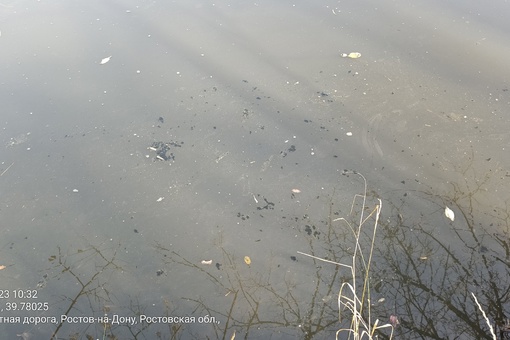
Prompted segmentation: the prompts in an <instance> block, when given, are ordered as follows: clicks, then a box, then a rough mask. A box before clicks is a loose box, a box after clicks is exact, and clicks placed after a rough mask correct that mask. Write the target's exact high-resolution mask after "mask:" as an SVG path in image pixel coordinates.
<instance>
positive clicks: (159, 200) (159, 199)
mask: <svg viewBox="0 0 510 340" xmlns="http://www.w3.org/2000/svg"><path fill="white" fill-rule="evenodd" d="M164 199H165V198H164V197H160V198H158V199H157V200H156V202H161V201H162V200H164Z"/></svg>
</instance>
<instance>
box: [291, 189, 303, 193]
mask: <svg viewBox="0 0 510 340" xmlns="http://www.w3.org/2000/svg"><path fill="white" fill-rule="evenodd" d="M291 191H292V193H294V194H299V193H300V192H301V190H299V189H292V190H291Z"/></svg>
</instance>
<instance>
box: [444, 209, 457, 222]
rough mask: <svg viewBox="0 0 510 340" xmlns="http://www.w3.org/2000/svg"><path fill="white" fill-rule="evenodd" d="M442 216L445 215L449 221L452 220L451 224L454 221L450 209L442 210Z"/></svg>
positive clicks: (453, 214) (453, 215)
mask: <svg viewBox="0 0 510 340" xmlns="http://www.w3.org/2000/svg"><path fill="white" fill-rule="evenodd" d="M444 215H445V216H446V217H448V218H449V219H450V220H452V222H453V220H454V219H455V213H454V212H453V210H452V209H450V208H448V207H446V208H445V209H444Z"/></svg>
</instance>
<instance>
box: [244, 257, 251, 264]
mask: <svg viewBox="0 0 510 340" xmlns="http://www.w3.org/2000/svg"><path fill="white" fill-rule="evenodd" d="M244 263H246V264H247V265H248V266H249V265H250V264H251V259H250V257H249V256H245V257H244Z"/></svg>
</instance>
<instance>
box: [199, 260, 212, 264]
mask: <svg viewBox="0 0 510 340" xmlns="http://www.w3.org/2000/svg"><path fill="white" fill-rule="evenodd" d="M201 263H202V264H212V260H208V261H206V260H202V262H201Z"/></svg>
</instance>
